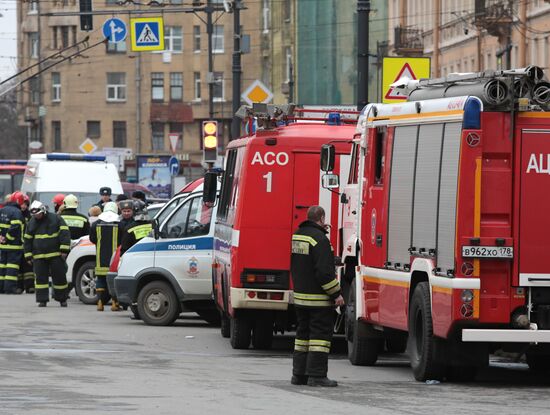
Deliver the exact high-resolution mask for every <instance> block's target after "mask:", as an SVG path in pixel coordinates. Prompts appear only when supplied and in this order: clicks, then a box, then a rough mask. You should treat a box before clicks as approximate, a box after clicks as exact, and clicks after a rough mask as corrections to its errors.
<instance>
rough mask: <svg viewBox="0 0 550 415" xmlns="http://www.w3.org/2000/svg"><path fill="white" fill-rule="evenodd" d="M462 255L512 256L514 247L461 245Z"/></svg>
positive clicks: (470, 256)
mask: <svg viewBox="0 0 550 415" xmlns="http://www.w3.org/2000/svg"><path fill="white" fill-rule="evenodd" d="M462 256H463V257H465V258H513V257H514V248H513V247H511V246H463V247H462Z"/></svg>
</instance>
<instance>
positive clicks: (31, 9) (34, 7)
mask: <svg viewBox="0 0 550 415" xmlns="http://www.w3.org/2000/svg"><path fill="white" fill-rule="evenodd" d="M37 11H38V1H37V0H31V1H30V2H29V14H31V13H36V12H37Z"/></svg>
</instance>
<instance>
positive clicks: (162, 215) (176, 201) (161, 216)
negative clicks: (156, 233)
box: [151, 195, 186, 225]
mask: <svg viewBox="0 0 550 415" xmlns="http://www.w3.org/2000/svg"><path fill="white" fill-rule="evenodd" d="M185 198H186V197H185V196H179V195H178V196H177V197H174V198H173V199H172V200H170V201H169V202H167V203H166V204H165V205H164V206H163V207H162V208H161V209H160V211H159V212H157V215H156V216H155V218H156V219H157V221H158V223H159V225H162V222H164V220H165V219H166V218H167V217H168V215H169V214H170V213H171V212H172V211H173V210H174V208H175V207H176V206H179V205H180V203H181V202H183V201H184V200H185ZM151 216H152V215H151Z"/></svg>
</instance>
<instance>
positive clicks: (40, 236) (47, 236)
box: [25, 232, 59, 239]
mask: <svg viewBox="0 0 550 415" xmlns="http://www.w3.org/2000/svg"><path fill="white" fill-rule="evenodd" d="M25 236H26V235H25ZM58 236H59V232H55V233H37V234H36V235H34V238H35V239H50V238H57V237H58Z"/></svg>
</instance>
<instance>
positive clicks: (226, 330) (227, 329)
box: [220, 311, 231, 339]
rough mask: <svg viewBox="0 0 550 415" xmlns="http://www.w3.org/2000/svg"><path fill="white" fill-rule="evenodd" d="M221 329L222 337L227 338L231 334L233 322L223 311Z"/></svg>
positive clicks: (221, 313) (221, 312)
mask: <svg viewBox="0 0 550 415" xmlns="http://www.w3.org/2000/svg"><path fill="white" fill-rule="evenodd" d="M220 331H221V333H222V337H224V338H226V339H228V338H229V337H230V336H231V322H230V321H229V317H227V315H226V314H225V313H224V312H223V311H220Z"/></svg>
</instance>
